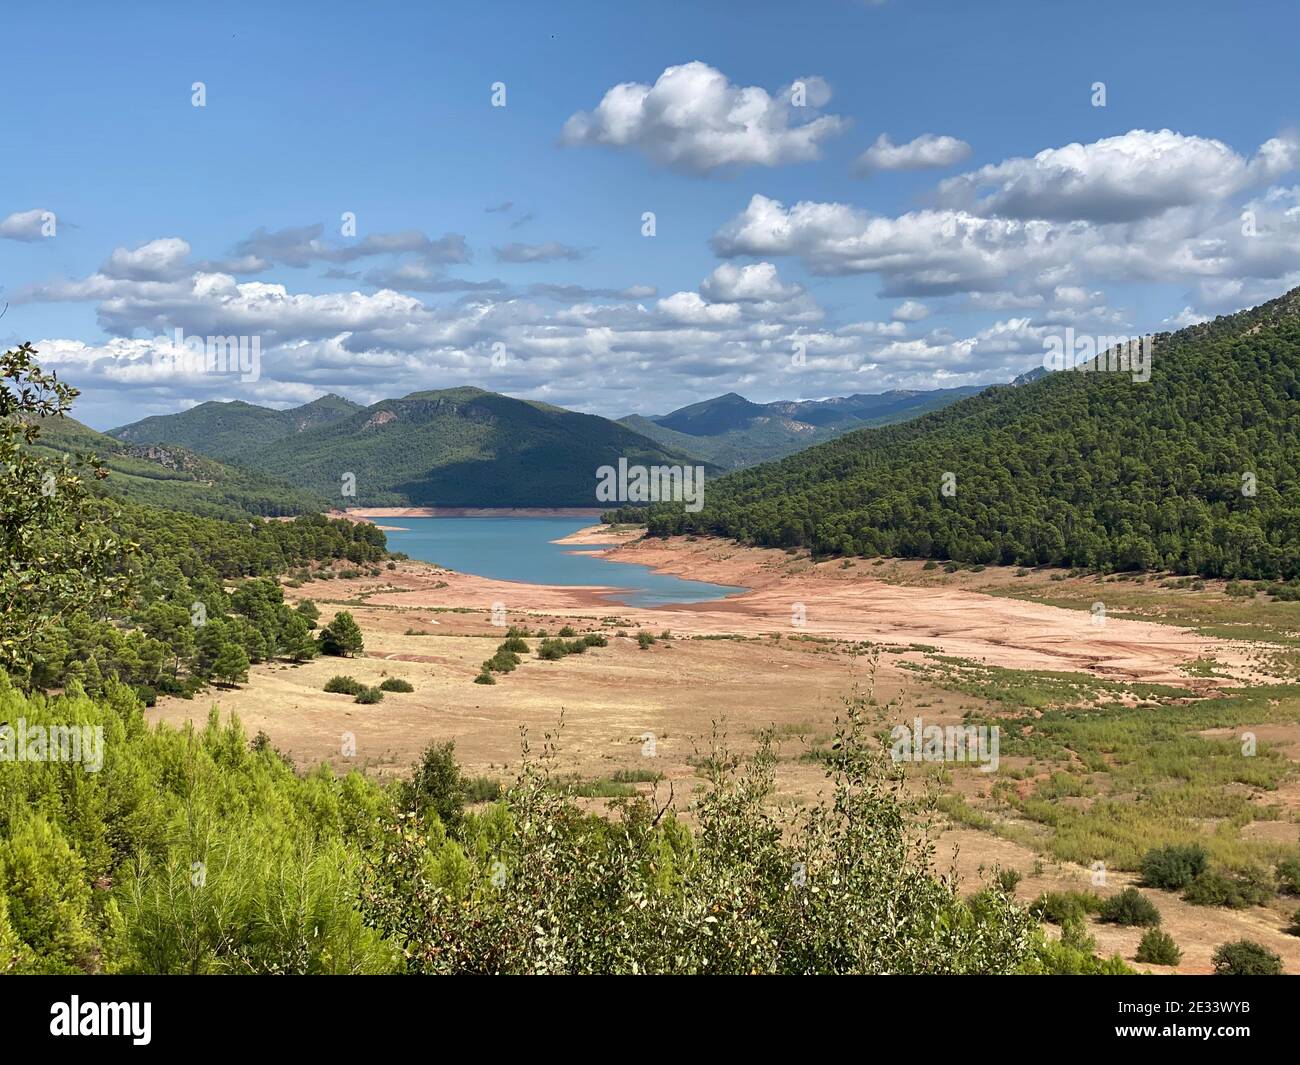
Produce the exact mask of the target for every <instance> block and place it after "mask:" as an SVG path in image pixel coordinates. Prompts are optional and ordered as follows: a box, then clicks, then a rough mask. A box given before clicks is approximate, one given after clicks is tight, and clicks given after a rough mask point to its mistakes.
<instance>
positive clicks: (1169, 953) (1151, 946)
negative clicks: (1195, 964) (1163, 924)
mask: <svg viewBox="0 0 1300 1065" xmlns="http://www.w3.org/2000/svg"><path fill="white" fill-rule="evenodd" d="M1134 958H1135V959H1136V960H1137V961H1141V962H1146V963H1148V964H1150V965H1177V964H1178V963H1179V962H1180V961H1182V960H1183V952H1182V951H1181V950H1179V949H1178V944H1177V943H1175V942H1174V937H1173V936H1171V935H1170V934H1169V933H1168V932H1162V931H1161V930H1160V929H1159V928H1149V929H1147V931H1146V933H1145V934H1144V935H1143V936H1142V942H1141V943H1139V944H1138V949H1137V954H1135V955H1134Z"/></svg>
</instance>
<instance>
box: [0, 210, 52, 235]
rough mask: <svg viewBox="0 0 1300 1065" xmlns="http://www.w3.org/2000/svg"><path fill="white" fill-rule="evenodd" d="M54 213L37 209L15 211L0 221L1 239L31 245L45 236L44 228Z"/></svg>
mask: <svg viewBox="0 0 1300 1065" xmlns="http://www.w3.org/2000/svg"><path fill="white" fill-rule="evenodd" d="M53 217H54V212H52V211H46V210H42V209H41V208H39V207H35V208H33V209H32V210H30V211H15V212H14V213H13V214H11V215H9V217H7V218H5V219H4V220H3V221H0V237H3V238H4V239H6V240H21V241H23V242H24V243H30V242H31V241H33V240H40V239H41V237H43V236H45V235H46V234H45V232H44V227H45V223H46V221H47V220H48V219H50V218H53Z"/></svg>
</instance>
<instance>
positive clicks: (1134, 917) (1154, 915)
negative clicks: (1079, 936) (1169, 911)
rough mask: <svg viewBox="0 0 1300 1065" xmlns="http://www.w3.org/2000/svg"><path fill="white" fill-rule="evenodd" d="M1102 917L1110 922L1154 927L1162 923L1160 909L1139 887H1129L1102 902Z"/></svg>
mask: <svg viewBox="0 0 1300 1065" xmlns="http://www.w3.org/2000/svg"><path fill="white" fill-rule="evenodd" d="M1101 919H1102V920H1103V921H1106V922H1108V923H1110V924H1122V925H1128V926H1134V925H1146V926H1148V927H1151V928H1154V927H1155V926H1156V925H1158V924H1159V923H1160V911H1159V910H1157V909H1156V907H1155V904H1154V903H1153V902H1152V901H1151V900H1150V899H1149V898H1147V897H1146V896H1145V895H1143V894H1142V892H1140V891H1138V889H1137V888H1132V887H1127V888H1125V889H1124V890H1123V891H1121V892H1120V893H1119V894H1118V895H1112V896H1111V897H1110V898H1108V899H1107V900H1106V901H1105V902H1103V903H1102V904H1101Z"/></svg>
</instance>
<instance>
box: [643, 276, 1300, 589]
mask: <svg viewBox="0 0 1300 1065" xmlns="http://www.w3.org/2000/svg"><path fill="white" fill-rule="evenodd" d="M1297 493H1300V289H1296V290H1294V291H1292V292H1290V293H1288V294H1287V295H1286V296H1283V297H1281V298H1280V299H1277V300H1274V301H1272V302H1270V303H1267V304H1264V305H1263V306H1261V307H1257V308H1255V309H1253V310H1249V311H1243V312H1241V313H1240V314H1236V315H1232V316H1229V317H1221V318H1219V319H1216V320H1215V321H1213V322H1208V323H1204V324H1201V325H1196V326H1192V327H1190V328H1187V329H1183V330H1180V331H1179V332H1177V333H1173V334H1161V335H1159V336H1158V337H1156V338H1155V341H1154V352H1153V361H1152V370H1151V377H1150V380H1149V381H1148V382H1146V383H1142V382H1139V381H1135V380H1134V379H1133V375H1131V374H1129V373H1122V372H1097V371H1095V370H1094V372H1087V373H1085V372H1058V373H1051V374H1047V375H1046V376H1043V377H1040V378H1039V379H1037V380H1032V381H1027V382H1026V383H1023V384H1021V385H1018V386H1016V387H997V388H991V389H989V390H987V391H985V392H983V393H981V394H980V395H978V396H973V397H970V398H967V399H964V400H962V401H960V402H959V403H956V404H954V405H952V406H950V407H948V408H946V409H944V410H941V411H938V412H935V413H931V414H927V415H925V416H923V417H921V418H918V419H916V420H914V421H911V422H907V423H906V424H903V425H896V426H889V427H886V428H878V429H867V430H862V431H859V432H854V433H850V434H848V435H846V436H842V437H840V438H839V439H837V440H834V441H831V442H830V443H827V444H822V445H820V446H817V447H814V448H811V449H809V450H807V451H803V452H800V453H799V454H796V455H792V456H790V457H788V458H785V459H783V460H781V461H779V462H774V463H770V464H768V465H763V466H759V467H755V468H752V469H748V470H744V471H741V472H738V473H733V474H730V475H728V476H727V477H725V478H723V479H721V480H718V481H716V482H713V483H711V484H710V485H709V486H708V489H707V491H706V493H705V507H704V509H703V510H702V511H701V512H699V513H696V514H687V513H684V512H682V510H681V508H680V507H678V506H673V505H658V506H656V507H654V508H652V510H651V513H650V515H649V519H650V520H649V524H650V528H651V531H653V532H657V533H669V532H681V531H697V532H709V533H719V534H722V535H726V536H732V537H736V538H737V539H740V540H742V541H747V542H753V543H758V544H767V545H778V546H792V545H807V546H809V547H811V548H812V549H813V550H814V551H815V552H817V553H829V554H835V553H844V554H862V555H869V556H870V555H903V556H920V557H934V558H953V559H957V560H960V561H969V562H1005V563H1021V564H1043V563H1055V564H1062V565H1077V566H1087V567H1095V568H1154V567H1158V568H1168V569H1172V570H1176V571H1180V572H1199V573H1204V574H1209V575H1223V576H1240V577H1254V578H1275V577H1278V576H1285V577H1294V576H1297V575H1300V497H1298V494H1297ZM622 516H623V517H624V518H626V517H628V516H629V512H627V511H625V512H624V513H623V515H622Z"/></svg>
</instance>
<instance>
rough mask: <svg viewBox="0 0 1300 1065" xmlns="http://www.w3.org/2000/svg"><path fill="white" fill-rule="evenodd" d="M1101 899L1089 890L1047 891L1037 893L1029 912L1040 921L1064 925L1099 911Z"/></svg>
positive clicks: (1082, 920)
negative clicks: (1040, 893)
mask: <svg viewBox="0 0 1300 1065" xmlns="http://www.w3.org/2000/svg"><path fill="white" fill-rule="evenodd" d="M1102 904H1103V900H1102V897H1101V896H1100V895H1097V894H1095V893H1094V892H1091V891H1048V892H1045V893H1044V894H1042V895H1039V896H1038V898H1037V899H1035V900H1034V902H1033V904H1032V905H1031V906H1030V907H1029V912H1030V913H1031V914H1033V915H1034V916H1035V917H1036V918H1038V919H1039V920H1040V921H1051V922H1052V923H1053V924H1059V925H1066V924H1068V923H1070V922H1072V921H1075V922H1084V921H1086V920H1087V918H1088V915H1089V914H1093V913H1100V912H1101V908H1102Z"/></svg>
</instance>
